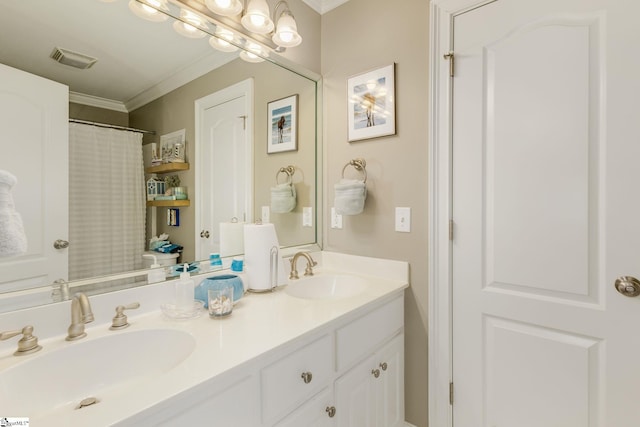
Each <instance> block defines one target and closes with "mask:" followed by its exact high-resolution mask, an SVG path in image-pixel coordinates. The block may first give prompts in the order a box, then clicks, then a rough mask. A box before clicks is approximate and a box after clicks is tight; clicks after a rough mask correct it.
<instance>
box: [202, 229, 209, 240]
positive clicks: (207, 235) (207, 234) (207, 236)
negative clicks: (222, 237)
mask: <svg viewBox="0 0 640 427" xmlns="http://www.w3.org/2000/svg"><path fill="white" fill-rule="evenodd" d="M200 237H203V238H205V239H208V238H209V230H202V231H201V232H200Z"/></svg>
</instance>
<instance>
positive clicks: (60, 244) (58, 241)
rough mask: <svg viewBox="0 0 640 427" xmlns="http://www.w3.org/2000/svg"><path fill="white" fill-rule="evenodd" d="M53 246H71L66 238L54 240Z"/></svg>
mask: <svg viewBox="0 0 640 427" xmlns="http://www.w3.org/2000/svg"><path fill="white" fill-rule="evenodd" d="M53 247H54V248H56V249H67V248H68V247H69V242H68V241H66V240H62V239H58V240H56V241H55V242H53Z"/></svg>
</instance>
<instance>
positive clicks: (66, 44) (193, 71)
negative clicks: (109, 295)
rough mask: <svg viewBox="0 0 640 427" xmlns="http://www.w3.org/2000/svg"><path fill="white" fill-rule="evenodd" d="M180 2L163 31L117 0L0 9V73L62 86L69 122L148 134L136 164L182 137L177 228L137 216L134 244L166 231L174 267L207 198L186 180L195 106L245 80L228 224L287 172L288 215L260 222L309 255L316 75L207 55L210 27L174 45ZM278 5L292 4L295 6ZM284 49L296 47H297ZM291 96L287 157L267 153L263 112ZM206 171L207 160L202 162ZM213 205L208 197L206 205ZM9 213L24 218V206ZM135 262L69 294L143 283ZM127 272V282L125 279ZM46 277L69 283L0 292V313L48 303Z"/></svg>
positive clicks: (235, 56)
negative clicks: (293, 121) (239, 190)
mask: <svg viewBox="0 0 640 427" xmlns="http://www.w3.org/2000/svg"><path fill="white" fill-rule="evenodd" d="M134 3H139V2H137V1H134ZM180 3H184V4H188V5H190V6H192V7H194V6H195V8H196V9H197V8H200V7H202V6H203V4H204V2H203V1H199V0H189V1H184V2H176V1H171V2H170V3H169V6H170V8H169V10H168V11H167V14H168V15H172V16H173V17H171V16H170V17H169V19H168V20H167V21H166V22H148V21H145V20H142V19H140V18H139V17H137V16H135V15H134V14H133V13H132V12H131V8H130V7H129V1H128V0H117V1H115V2H106V1H98V0H61V1H56V2H51V1H47V0H30V1H27V2H3V4H2V5H0V25H2V27H3V32H6V33H7V34H11V35H12V36H11V37H7V38H3V40H2V41H0V64H4V65H8V66H9V67H13V68H16V69H19V70H23V71H27V72H29V73H32V74H36V75H39V76H42V77H45V78H47V79H50V80H53V81H57V82H60V83H62V84H65V85H67V86H69V88H70V92H71V96H70V103H69V117H70V118H79V119H83V120H88V121H92V122H103V123H104V122H108V123H111V124H115V125H118V126H123V127H130V128H136V129H143V130H148V131H152V132H154V133H153V134H151V133H149V134H144V136H143V140H142V151H143V155H144V166H145V167H148V166H150V164H149V163H150V161H151V159H150V147H151V144H152V143H155V144H157V145H158V146H159V145H160V138H161V136H162V135H165V134H169V133H171V132H174V131H178V130H182V129H184V130H185V140H186V160H187V162H188V163H189V164H190V168H189V169H187V170H184V171H180V172H176V173H175V174H176V175H177V176H178V177H179V178H180V180H181V186H184V187H186V188H187V191H188V194H189V198H190V202H191V203H190V205H189V206H182V207H179V212H180V223H179V226H172V225H168V208H167V207H163V206H160V207H147V208H146V209H145V210H146V214H145V221H144V222H145V224H144V228H145V232H144V236H145V237H144V240H145V241H144V244H143V246H144V248H143V249H144V250H145V251H147V250H148V249H149V247H148V245H149V239H150V238H151V237H153V236H157V235H160V234H162V233H166V234H168V235H169V240H170V241H171V242H172V243H176V244H178V245H180V246H182V247H183V251H182V253H181V256H180V258H179V261H180V262H182V263H184V262H188V263H192V262H195V261H199V260H197V259H196V258H197V256H196V254H197V253H198V251H197V250H196V247H197V245H198V244H199V242H198V239H199V236H200V233H201V231H202V230H199V229H196V228H197V227H196V223H197V222H198V221H197V216H198V215H199V214H198V209H199V207H198V200H196V199H195V195H196V194H198V193H202V191H205V192H206V191H207V189H206V188H203V185H204V184H202V183H199V182H197V179H198V178H197V177H198V176H200V175H199V174H198V173H197V171H196V167H195V165H196V164H198V165H199V167H201V168H202V167H203V165H206V164H207V162H206V161H205V162H202V161H200V162H196V142H197V141H196V134H197V130H196V119H195V116H196V115H197V112H196V107H195V103H196V101H197V100H199V99H202V98H204V97H206V96H208V95H211V94H214V93H216V92H218V91H221V90H223V89H225V88H227V87H229V86H233V85H235V84H237V83H239V82H242V81H247V80H250V81H252V83H253V101H252V105H251V108H250V110H251V111H250V112H249V114H250V117H248V120H250V121H251V122H252V134H251V135H250V139H251V140H252V152H251V158H249V159H245V160H243V161H244V162H245V163H246V164H247V165H249V167H248V169H247V171H246V176H245V177H243V179H246V180H250V181H251V185H250V186H249V188H251V191H252V194H250V197H249V199H250V203H249V205H250V206H251V212H250V213H249V214H248V215H247V216H246V217H245V218H240V219H239V220H243V219H244V220H255V219H258V218H261V217H262V210H263V207H265V206H270V190H271V187H273V186H275V185H276V184H277V183H278V178H279V179H280V181H282V179H283V178H282V176H280V177H278V172H279V171H280V169H281V168H283V167H288V166H294V168H295V172H294V173H293V175H292V177H291V179H292V182H293V184H294V185H295V187H296V190H297V204H296V208H295V209H294V210H293V211H291V212H288V213H282V214H280V213H271V215H270V222H273V223H274V224H275V227H276V230H277V233H278V237H279V239H280V244H281V246H283V247H290V248H297V247H312V248H313V247H316V248H317V247H319V243H320V242H319V236H320V232H319V228H318V224H319V223H320V222H321V221H320V218H319V207H320V206H319V194H320V191H319V185H320V183H321V178H320V176H319V172H320V167H319V163H318V162H319V157H320V156H319V155H318V153H319V152H320V150H319V146H318V144H319V137H318V132H319V126H318V120H319V119H318V106H319V103H320V100H319V96H320V94H321V89H320V80H319V76H318V75H316V74H314V73H313V72H310V71H308V70H306V69H304V68H303V67H301V66H298V65H296V64H295V63H294V62H293V61H292V60H291V59H289V58H287V55H286V54H282V55H278V54H276V53H275V52H274V51H273V50H271V51H269V52H268V55H267V56H266V57H265V58H262V59H263V60H260V59H259V58H258V60H256V59H255V58H253V59H254V60H253V61H252V62H248V61H246V60H243V59H242V58H241V55H240V52H243V49H239V50H238V51H236V52H226V53H221V52H217V51H215V50H214V49H213V48H212V46H211V45H210V43H209V37H210V36H211V35H213V34H214V33H215V26H213V25H212V26H209V27H208V28H207V29H206V30H205V33H206V34H205V36H204V37H202V38H201V39H192V38H185V37H182V36H181V35H179V34H177V33H176V32H175V31H174V30H173V28H172V27H173V25H172V23H173V22H174V21H175V20H176V19H180ZM288 3H289V4H290V5H291V6H295V5H296V1H295V0H294V1H289V2H288ZM298 3H299V7H305V8H306V7H307V6H306V5H303V3H302V2H301V1H300V2H298ZM201 4H202V5H201ZM272 7H273V5H272ZM309 10H310V9H309ZM294 13H295V11H294ZM305 13H307V12H306V9H305ZM174 18H175V19H174ZM9 39H11V41H10V40H9ZM98 40H99V42H98ZM22 41H24V42H22ZM94 41H95V43H94ZM237 44H238V45H240V43H237ZM55 47H61V48H64V49H69V50H71V51H76V52H81V53H84V54H88V55H95V56H96V57H97V59H98V62H96V63H95V64H94V65H93V66H92V67H91V68H89V69H87V70H78V69H74V68H69V67H67V66H65V65H62V64H59V63H56V62H54V60H53V59H51V58H50V57H49V56H50V54H51V52H52V51H53V49H54V48H55ZM294 49H305V46H304V44H303V45H301V46H298V47H296V48H294ZM244 56H245V57H246V55H244ZM245 59H246V58H245ZM294 60H295V58H294ZM294 95H295V97H296V99H297V134H296V138H297V145H296V149H295V150H290V151H284V152H277V153H269V152H268V150H267V140H268V133H269V132H270V124H269V122H268V120H269V111H268V106H269V104H270V103H272V102H273V101H277V100H280V99H283V98H287V97H291V96H294ZM94 101H95V102H94ZM111 101H113V103H111ZM3 144H12V143H9V142H3ZM4 148H7V147H4ZM216 160H219V159H216ZM229 161H231V159H229ZM214 163H215V162H214V161H213V159H212V161H211V165H213V164H214ZM3 167H5V168H6V165H3V164H0V169H2V168H3ZM17 175H19V174H17ZM149 177H150V175H149V174H148V173H146V174H145V175H144V180H143V181H142V182H140V183H139V184H140V186H142V188H144V181H146V180H147V179H148V178H149ZM19 179H20V177H19ZM70 179H73V178H70ZM229 179H231V177H230V178H229ZM227 184H228V182H220V183H219V185H221V186H224V185H227ZM199 186H200V187H199ZM224 203H225V201H224V200H216V201H215V203H214V205H215V204H224ZM19 208H22V209H23V210H29V209H32V208H33V206H19ZM70 208H73V203H70ZM305 208H306V212H308V211H309V210H310V211H311V224H310V225H309V223H308V220H309V217H308V215H306V216H305V215H303V213H304V212H303V210H305ZM303 217H305V218H304V219H305V223H304V224H303ZM232 220H233V219H232V218H229V221H232ZM211 227H212V229H213V230H211V231H210V233H211V234H215V233H216V232H217V231H216V229H217V225H215V224H212V225H211ZM69 244H70V247H71V246H73V245H74V242H73V241H72V240H70V243H69ZM95 244H96V245H100V242H95ZM292 250H293V249H292ZM200 254H202V251H200ZM80 255H81V254H80ZM207 255H208V254H207ZM105 256H106V254H105ZM200 257H202V255H200ZM135 258H136V261H135V263H134V265H133V267H132V266H128V267H126V268H123V269H121V270H113V271H110V272H109V273H108V274H107V275H106V276H103V275H100V277H95V276H93V275H91V274H88V275H87V276H88V277H85V276H83V275H81V276H79V277H74V278H72V279H73V280H72V281H71V282H70V286H71V287H72V288H73V287H74V286H75V285H76V284H77V285H78V286H82V290H83V291H85V292H88V293H101V292H108V291H112V290H117V289H122V288H123V287H129V286H139V285H141V284H144V273H145V270H144V267H145V263H144V261H143V260H141V259H138V256H137V255H136V257H135ZM7 260H10V259H9V258H0V268H2V263H4V262H7ZM72 262H75V263H76V264H78V263H80V264H82V263H83V262H84V261H83V260H82V259H81V258H79V259H75V260H69V263H72ZM137 273H140V274H138V276H139V277H133V276H134V274H137ZM127 276H132V277H127ZM58 278H62V279H67V280H68V279H69V278H68V277H53V276H52V277H47V278H46V279H43V282H42V283H35V284H34V283H27V284H25V286H16V285H5V284H0V300H1V301H2V302H1V303H0V312H2V311H6V310H8V309H9V310H10V309H15V308H19V307H28V306H33V305H39V304H44V303H47V302H54V301H55V300H56V299H57V298H59V295H57V294H56V296H54V298H53V299H52V297H51V294H52V286H51V285H52V283H53V281H54V280H56V279H58ZM111 279H117V280H111ZM45 282H46V283H45Z"/></svg>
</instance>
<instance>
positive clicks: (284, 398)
mask: <svg viewBox="0 0 640 427" xmlns="http://www.w3.org/2000/svg"><path fill="white" fill-rule="evenodd" d="M332 373H333V345H332V340H331V336H330V335H325V336H323V337H322V338H319V339H318V340H316V341H314V342H312V343H311V344H308V345H306V346H304V347H302V348H300V349H299V350H296V351H294V352H293V353H290V354H288V355H287V356H285V357H284V358H282V359H280V360H278V361H277V362H275V363H273V364H271V365H269V366H267V367H266V368H264V369H263V370H262V372H261V376H262V408H263V417H264V420H265V421H271V420H273V419H274V418H275V417H277V416H279V415H284V412H285V411H288V410H291V409H293V408H294V407H295V406H297V405H299V404H300V403H302V402H303V401H305V400H307V399H308V398H309V397H311V396H312V395H313V394H314V393H316V392H317V391H318V390H320V388H322V387H325V386H326V385H327V383H328V382H329V381H330V380H331V375H332ZM306 374H310V375H306ZM305 376H306V382H305V378H304V377H305Z"/></svg>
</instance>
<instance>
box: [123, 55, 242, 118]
mask: <svg viewBox="0 0 640 427" xmlns="http://www.w3.org/2000/svg"><path fill="white" fill-rule="evenodd" d="M236 57H237V55H236V54H235V53H230V54H228V55H223V56H220V55H207V56H204V57H203V58H201V59H200V60H198V61H196V62H194V63H193V64H191V65H189V66H187V67H185V68H183V69H182V70H179V71H178V72H177V73H175V74H173V75H172V76H170V77H168V78H167V79H165V80H163V81H161V82H160V83H158V84H157V85H155V86H152V87H150V88H149V89H146V90H145V91H143V92H141V93H140V94H138V95H136V96H134V97H133V98H131V99H130V100H128V101H126V102H125V103H124V105H125V106H126V108H127V111H133V110H135V109H137V108H140V107H142V106H143V105H147V104H148V103H149V102H151V101H153V100H155V99H158V98H160V97H161V96H163V95H166V94H167V93H169V92H171V91H172V90H175V89H177V88H179V87H180V86H183V85H185V84H187V83H189V82H190V81H192V80H195V79H197V78H198V77H201V76H203V75H205V74H207V73H208V72H210V71H211V70H214V69H216V68H218V67H221V66H223V65H224V64H226V63H228V62H231V61H233V60H234V59H235V58H236Z"/></svg>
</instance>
